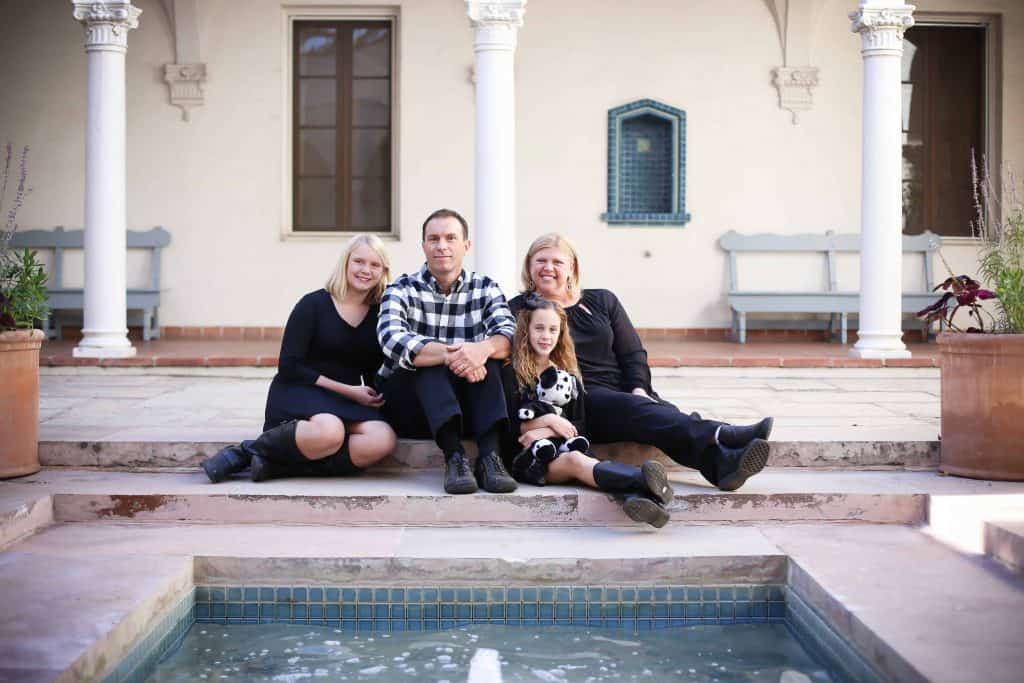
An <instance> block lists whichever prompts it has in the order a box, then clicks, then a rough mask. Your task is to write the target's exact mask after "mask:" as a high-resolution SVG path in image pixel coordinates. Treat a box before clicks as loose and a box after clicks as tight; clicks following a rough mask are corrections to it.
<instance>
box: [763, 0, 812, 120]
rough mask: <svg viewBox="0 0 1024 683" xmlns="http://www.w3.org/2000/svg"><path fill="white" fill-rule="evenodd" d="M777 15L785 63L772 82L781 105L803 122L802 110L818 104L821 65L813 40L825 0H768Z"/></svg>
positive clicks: (777, 25) (769, 7)
mask: <svg viewBox="0 0 1024 683" xmlns="http://www.w3.org/2000/svg"><path fill="white" fill-rule="evenodd" d="M765 2H766V3H767V5H768V9H769V10H771V13H772V17H773V18H774V19H775V26H776V28H777V29H778V32H779V43H780V44H781V46H782V62H783V64H782V66H779V67H776V68H774V69H772V85H774V86H775V88H776V90H777V91H778V93H779V108H780V109H785V110H786V111H788V112H790V114H791V115H792V120H793V124H794V125H796V124H797V123H799V115H800V112H803V111H807V110H809V109H811V108H812V107H813V105H814V88H815V87H817V85H818V67H816V66H810V64H811V44H812V43H813V38H814V30H815V26H816V24H817V21H818V15H819V13H820V10H821V6H822V4H823V2H824V0H765Z"/></svg>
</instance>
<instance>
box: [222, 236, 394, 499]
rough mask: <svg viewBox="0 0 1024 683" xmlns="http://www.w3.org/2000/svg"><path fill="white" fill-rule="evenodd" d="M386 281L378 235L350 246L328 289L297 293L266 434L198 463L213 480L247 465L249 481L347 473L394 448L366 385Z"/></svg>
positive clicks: (374, 361)
mask: <svg viewBox="0 0 1024 683" xmlns="http://www.w3.org/2000/svg"><path fill="white" fill-rule="evenodd" d="M389 277H390V264H389V263H388V257H387V252H385V250H384V244H383V243H382V242H381V241H380V239H378V238H377V237H375V236H373V235H359V236H357V237H354V238H352V240H351V241H349V243H348V245H347V246H346V247H345V250H344V251H343V252H342V254H341V258H339V259H338V265H337V266H336V267H335V269H334V272H333V273H332V274H331V277H330V279H329V280H328V281H327V284H326V285H325V287H324V288H323V289H318V290H317V291H315V292H310V293H309V294H307V295H305V296H304V297H302V298H301V299H300V300H299V302H298V303H297V304H296V305H295V308H294V309H293V310H292V313H291V315H290V316H289V317H288V324H287V325H286V326H285V329H284V337H283V339H282V341H281V355H280V359H279V360H278V371H277V375H276V376H275V377H274V381H273V382H272V383H271V384H270V392H269V393H268V395H267V407H266V415H265V421H264V423H263V429H264V431H263V434H261V435H260V436H259V438H257V439H256V440H255V441H243V442H242V443H240V444H238V445H237V446H229V447H227V448H225V449H223V450H222V451H220V452H219V453H217V455H215V456H213V457H212V458H209V459H207V460H204V461H203V463H202V467H203V469H204V470H205V471H206V474H207V476H208V477H209V478H210V481H212V482H214V483H216V482H219V481H224V480H225V479H226V478H227V477H228V476H230V475H231V474H232V473H234V472H238V471H240V470H243V469H245V468H246V467H250V466H251V467H252V480H253V481H264V480H267V479H276V478H279V477H285V476H293V475H308V476H336V475H352V474H357V473H358V472H360V471H361V470H363V469H364V468H366V467H369V466H370V465H372V464H373V463H375V462H377V461H378V460H380V459H381V458H383V457H384V456H386V455H388V454H389V453H390V452H391V451H392V450H393V449H394V447H395V433H394V431H392V429H391V427H390V426H389V425H388V424H387V422H385V421H384V418H383V417H381V414H380V411H379V410H378V409H379V408H380V407H381V406H382V405H383V404H384V400H383V398H382V397H381V395H380V394H379V393H377V391H376V390H375V389H374V388H373V384H372V383H373V380H374V378H375V377H376V374H377V369H378V368H379V367H380V365H381V362H382V361H383V355H382V354H381V350H380V344H378V342H377V333H376V326H377V313H378V311H379V309H380V298H381V295H382V294H383V292H384V287H385V285H386V284H387V282H388V279H389Z"/></svg>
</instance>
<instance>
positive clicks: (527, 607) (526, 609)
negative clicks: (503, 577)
mask: <svg viewBox="0 0 1024 683" xmlns="http://www.w3.org/2000/svg"><path fill="white" fill-rule="evenodd" d="M523 618H524V619H536V618H537V605H536V603H526V604H524V605H523Z"/></svg>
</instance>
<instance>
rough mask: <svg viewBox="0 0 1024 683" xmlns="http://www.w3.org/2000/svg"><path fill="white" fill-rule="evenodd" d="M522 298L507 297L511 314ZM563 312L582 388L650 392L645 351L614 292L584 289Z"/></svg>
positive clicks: (519, 306)
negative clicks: (578, 368) (581, 375)
mask: <svg viewBox="0 0 1024 683" xmlns="http://www.w3.org/2000/svg"><path fill="white" fill-rule="evenodd" d="M523 299H524V295H522V294H520V295H519V296H516V297H515V298H513V299H512V300H511V301H509V308H511V309H512V313H513V314H515V315H518V314H519V311H520V310H522V308H523ZM565 314H566V317H567V318H568V319H569V332H570V334H571V335H572V341H573V343H574V344H575V346H576V360H577V361H578V362H579V366H580V372H581V373H582V374H583V381H584V384H585V389H591V388H593V387H605V388H608V389H613V390H615V391H625V392H630V391H632V390H633V389H636V388H638V387H639V388H641V389H643V390H644V391H646V392H647V393H648V394H650V395H652V396H653V395H654V390H653V389H652V387H651V369H650V367H649V366H648V365H647V351H646V350H645V349H644V346H643V342H641V341H640V335H639V334H637V331H636V328H635V327H633V323H632V322H631V321H630V319H629V316H628V315H627V314H626V311H625V309H623V308H622V304H621V303H619V299H618V297H616V296H615V294H613V293H612V292H611V291H609V290H607V289H584V290H583V293H582V295H581V297H580V300H579V301H578V302H577V303H576V304H575V305H573V306H569V307H567V308H566V309H565Z"/></svg>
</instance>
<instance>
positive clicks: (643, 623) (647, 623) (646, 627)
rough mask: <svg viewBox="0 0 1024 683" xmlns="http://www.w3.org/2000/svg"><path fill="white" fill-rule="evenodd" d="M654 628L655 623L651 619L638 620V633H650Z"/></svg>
mask: <svg viewBox="0 0 1024 683" xmlns="http://www.w3.org/2000/svg"><path fill="white" fill-rule="evenodd" d="M653 626H654V623H653V621H652V620H651V619H637V620H636V630H638V631H650V630H651V629H652V628H653Z"/></svg>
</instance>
